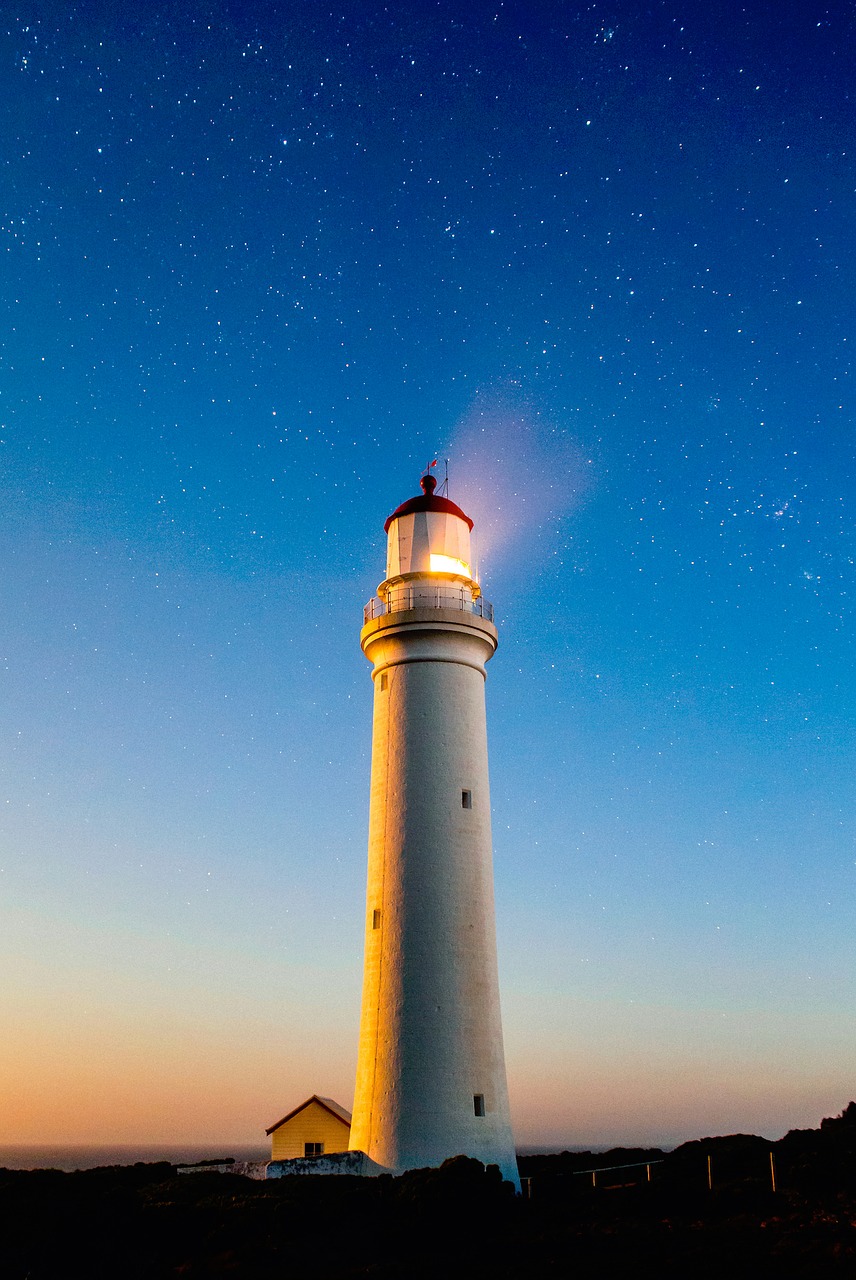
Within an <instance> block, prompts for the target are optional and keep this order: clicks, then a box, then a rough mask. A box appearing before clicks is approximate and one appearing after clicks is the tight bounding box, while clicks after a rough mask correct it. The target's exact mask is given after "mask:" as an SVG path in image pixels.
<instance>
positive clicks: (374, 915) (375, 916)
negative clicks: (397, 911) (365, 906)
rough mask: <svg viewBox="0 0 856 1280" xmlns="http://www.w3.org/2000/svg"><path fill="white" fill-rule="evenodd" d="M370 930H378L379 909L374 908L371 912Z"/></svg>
mask: <svg viewBox="0 0 856 1280" xmlns="http://www.w3.org/2000/svg"><path fill="white" fill-rule="evenodd" d="M372 928H373V929H379V928H380V908H379V907H375V909H374V911H373V912H372Z"/></svg>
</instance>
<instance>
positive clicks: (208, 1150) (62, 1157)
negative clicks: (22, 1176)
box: [0, 1142, 270, 1173]
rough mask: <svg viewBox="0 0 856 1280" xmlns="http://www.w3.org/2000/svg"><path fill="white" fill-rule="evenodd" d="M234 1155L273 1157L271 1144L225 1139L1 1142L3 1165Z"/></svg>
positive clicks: (65, 1165)
mask: <svg viewBox="0 0 856 1280" xmlns="http://www.w3.org/2000/svg"><path fill="white" fill-rule="evenodd" d="M227 1156H232V1157H233V1158H234V1159H235V1160H269V1159H270V1145H269V1144H268V1145H267V1146H264V1147H262V1146H258V1145H257V1146H245V1145H242V1144H240V1143H230V1142H221V1143H220V1144H219V1146H216V1147H212V1146H207V1145H206V1146H201V1145H194V1144H193V1143H192V1142H188V1143H185V1144H183V1145H181V1146H142V1145H141V1146H67V1147H55V1146H54V1147H51V1146H0V1169H61V1170H63V1172H65V1173H73V1172H74V1171H75V1170H76V1169H98V1168H100V1167H102V1166H103V1165H110V1164H136V1163H137V1161H138V1160H142V1161H143V1162H144V1163H145V1164H155V1163H157V1162H158V1161H159V1160H168V1161H169V1163H170V1164H193V1163H194V1161H196V1160H216V1159H218V1158H220V1157H222V1158H225V1157H227Z"/></svg>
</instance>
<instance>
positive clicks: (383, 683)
mask: <svg viewBox="0 0 856 1280" xmlns="http://www.w3.org/2000/svg"><path fill="white" fill-rule="evenodd" d="M386 682H387V675H386V672H385V671H381V673H380V691H381V693H383V691H384V689H385V688H386Z"/></svg>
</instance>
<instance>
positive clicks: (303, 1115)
mask: <svg viewBox="0 0 856 1280" xmlns="http://www.w3.org/2000/svg"><path fill="white" fill-rule="evenodd" d="M350 1133H351V1130H350V1128H349V1127H348V1125H346V1124H345V1122H344V1120H340V1119H339V1118H338V1116H334V1115H331V1113H330V1112H329V1111H328V1110H327V1109H326V1107H322V1106H321V1104H320V1103H318V1102H310V1104H309V1106H308V1107H304V1108H303V1110H302V1111H299V1112H298V1113H297V1115H296V1116H293V1117H292V1118H291V1120H287V1121H286V1122H285V1124H283V1125H280V1127H279V1128H278V1129H274V1131H273V1133H272V1134H271V1153H270V1158H271V1160H294V1159H295V1158H296V1157H297V1156H303V1155H304V1154H305V1144H306V1143H307V1142H323V1143H324V1155H325V1156H326V1155H329V1154H330V1152H331V1151H347V1150H348V1138H349V1137H350Z"/></svg>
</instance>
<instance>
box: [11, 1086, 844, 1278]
mask: <svg viewBox="0 0 856 1280" xmlns="http://www.w3.org/2000/svg"><path fill="white" fill-rule="evenodd" d="M771 1150H772V1151H773V1152H774V1155H775V1165H776V1175H777V1184H778V1185H777V1190H776V1191H775V1192H774V1191H773V1190H772V1185H771V1177H770V1151H771ZM708 1156H710V1174H711V1179H712V1183H713V1185H712V1189H711V1188H709V1187H708ZM655 1161H659V1163H653V1162H655ZM637 1162H643V1163H642V1166H641V1167H637V1168H622V1169H612V1170H611V1171H609V1172H607V1171H604V1172H603V1173H601V1174H600V1175H599V1176H598V1179H597V1181H598V1182H599V1184H600V1185H598V1186H596V1187H594V1188H593V1187H592V1178H591V1174H590V1173H581V1172H580V1171H581V1170H583V1171H584V1170H591V1169H592V1168H593V1167H599V1168H601V1169H603V1170H606V1168H607V1166H627V1165H631V1166H632V1165H634V1164H636V1163H637ZM644 1162H650V1169H651V1181H650V1182H649V1181H648V1180H647V1172H646V1169H645V1167H644ZM520 1164H521V1174H522V1175H523V1176H524V1178H530V1179H531V1184H530V1185H531V1198H529V1199H515V1197H514V1196H513V1194H511V1188H510V1187H509V1186H508V1185H507V1184H505V1185H503V1184H502V1183H501V1182H500V1180H499V1176H498V1174H497V1171H496V1170H495V1169H494V1170H487V1171H485V1170H483V1169H482V1167H481V1165H479V1164H477V1163H476V1162H475V1161H470V1160H466V1159H464V1158H462V1157H461V1158H458V1159H457V1160H455V1161H449V1162H447V1164H446V1165H445V1166H444V1167H443V1168H442V1169H439V1170H418V1171H416V1172H413V1173H409V1174H405V1175H404V1176H402V1177H400V1178H351V1177H335V1178H331V1177H328V1178H311V1177H309V1178H283V1179H281V1180H277V1181H274V1182H252V1181H250V1180H248V1179H246V1178H242V1177H237V1176H234V1175H229V1174H220V1173H205V1172H202V1173H194V1174H189V1175H184V1176H178V1175H177V1174H176V1171H175V1169H174V1168H173V1166H171V1165H168V1164H150V1165H142V1164H141V1165H134V1166H130V1167H124V1168H107V1169H93V1170H88V1171H85V1172H80V1173H72V1174H69V1173H58V1172H56V1171H51V1170H38V1171H34V1172H16V1171H10V1170H2V1171H0V1277H2V1280H66V1278H72V1277H78V1276H80V1277H83V1276H85V1277H88V1278H91V1280H101V1278H102V1277H104V1278H106V1277H110V1278H111V1280H113V1278H114V1277H121V1278H122V1280H124V1278H125V1277H127V1278H128V1280H137V1278H142V1277H145V1278H146V1280H148V1278H149V1277H152V1278H157V1280H160V1278H161V1277H164V1278H166V1277H187V1278H188V1280H202V1278H203V1277H205V1278H208V1277H244V1276H246V1277H253V1278H254V1280H268V1278H273V1277H276V1278H277V1280H290V1278H291V1277H294V1278H295V1280H297V1278H298V1277H300V1280H303V1278H304V1277H320V1278H322V1280H327V1278H328V1277H329V1278H330V1280H333V1278H335V1280H340V1278H341V1280H346V1278H347V1280H352V1278H353V1280H355V1278H356V1277H366V1278H367V1280H368V1278H370V1280H393V1278H396V1280H397V1278H398V1277H402V1278H403V1277H418V1278H420V1280H421V1278H422V1277H435V1276H439V1277H465V1276H466V1277H472V1278H474V1280H481V1278H482V1277H484V1278H485V1280H487V1278H488V1277H492V1278H494V1277H495V1278H496V1280H512V1278H514V1280H517V1278H519V1277H520V1278H522V1277H565V1276H569V1277H570V1276H577V1275H579V1276H585V1275H590V1276H593V1277H599V1278H603V1277H605V1278H606V1280H610V1278H611V1277H613V1276H616V1277H617V1276H621V1277H625V1276H626V1277H628V1280H632V1277H637V1276H647V1275H651V1276H654V1275H656V1276H658V1277H678V1276H680V1277H692V1278H695V1277H698V1278H700V1280H707V1278H708V1277H711V1278H712V1277H723V1276H724V1277H726V1278H727V1280H733V1278H734V1277H741V1276H752V1277H754V1278H756V1280H765V1278H766V1277H770V1280H772V1278H773V1277H775V1278H776V1280H791V1278H795V1277H805V1278H806V1280H808V1278H809V1277H810V1278H811V1280H814V1278H815V1277H826V1276H831V1277H839V1276H840V1277H856V1104H854V1103H851V1104H850V1106H849V1107H848V1108H847V1109H846V1110H845V1111H844V1112H843V1113H842V1115H841V1116H839V1117H837V1118H836V1119H834V1120H825V1121H823V1123H822V1125H821V1127H820V1128H819V1129H815V1130H796V1131H793V1132H791V1133H789V1134H787V1135H786V1137H784V1138H782V1139H781V1140H780V1141H778V1142H775V1143H770V1142H767V1141H766V1140H765V1139H763V1138H756V1137H752V1136H748V1135H745V1134H738V1135H733V1136H731V1137H727V1138H705V1139H703V1140H702V1141H700V1142H690V1143H686V1144H685V1145H684V1146H682V1147H679V1148H678V1149H677V1150H676V1151H674V1152H671V1153H669V1154H668V1155H664V1153H663V1152H660V1151H638V1150H632V1151H630V1150H622V1149H619V1150H616V1151H611V1152H607V1153H605V1154H598V1155H591V1154H590V1153H582V1154H579V1153H567V1152H566V1153H564V1154H563V1155H551V1156H528V1157H524V1158H522V1159H521V1162H520ZM640 1179H641V1180H640Z"/></svg>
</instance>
